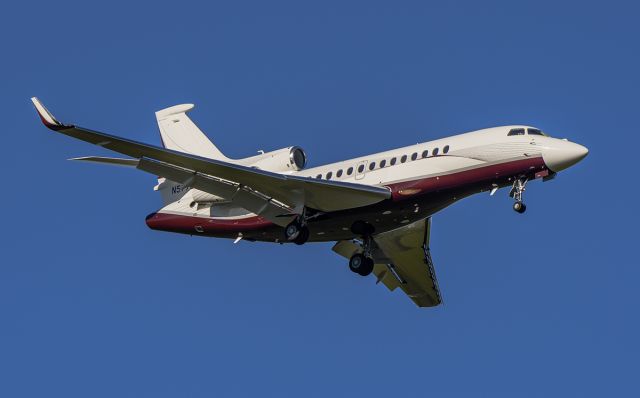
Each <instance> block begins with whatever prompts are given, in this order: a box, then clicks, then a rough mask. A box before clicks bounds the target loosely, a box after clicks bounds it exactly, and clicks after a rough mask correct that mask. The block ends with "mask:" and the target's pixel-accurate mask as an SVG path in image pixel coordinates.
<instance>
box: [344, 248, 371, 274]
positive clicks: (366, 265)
mask: <svg viewBox="0 0 640 398" xmlns="http://www.w3.org/2000/svg"><path fill="white" fill-rule="evenodd" d="M349 269H350V270H351V271H352V272H355V273H356V274H359V275H362V276H367V275H369V274H370V273H371V272H372V271H373V260H372V259H370V258H368V257H365V256H363V255H362V254H361V253H357V254H354V255H353V256H351V258H350V259H349Z"/></svg>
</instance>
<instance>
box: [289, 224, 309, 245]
mask: <svg viewBox="0 0 640 398" xmlns="http://www.w3.org/2000/svg"><path fill="white" fill-rule="evenodd" d="M307 240H309V228H307V227H306V226H303V227H301V228H300V233H299V234H298V236H297V237H296V238H295V239H294V240H293V243H295V244H296V245H304V244H305V243H306V242H307Z"/></svg>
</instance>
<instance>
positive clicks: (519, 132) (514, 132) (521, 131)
mask: <svg viewBox="0 0 640 398" xmlns="http://www.w3.org/2000/svg"><path fill="white" fill-rule="evenodd" d="M507 135H524V129H511V130H510V131H509V134H507Z"/></svg>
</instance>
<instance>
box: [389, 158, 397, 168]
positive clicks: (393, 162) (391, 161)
mask: <svg viewBox="0 0 640 398" xmlns="http://www.w3.org/2000/svg"><path fill="white" fill-rule="evenodd" d="M389 164H390V165H391V166H393V165H394V164H396V158H391V160H390V161H389Z"/></svg>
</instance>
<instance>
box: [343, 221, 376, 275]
mask: <svg viewBox="0 0 640 398" xmlns="http://www.w3.org/2000/svg"><path fill="white" fill-rule="evenodd" d="M351 230H352V231H353V232H355V233H356V234H359V235H362V253H356V254H354V255H353V256H351V258H350V259H349V269H350V270H351V271H352V272H355V273H356V274H358V275H362V276H367V275H369V274H371V272H373V258H372V256H371V250H372V248H373V247H372V246H373V239H372V238H371V234H373V231H374V228H373V226H372V225H370V224H367V223H364V222H355V223H354V224H353V225H352V226H351Z"/></svg>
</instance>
